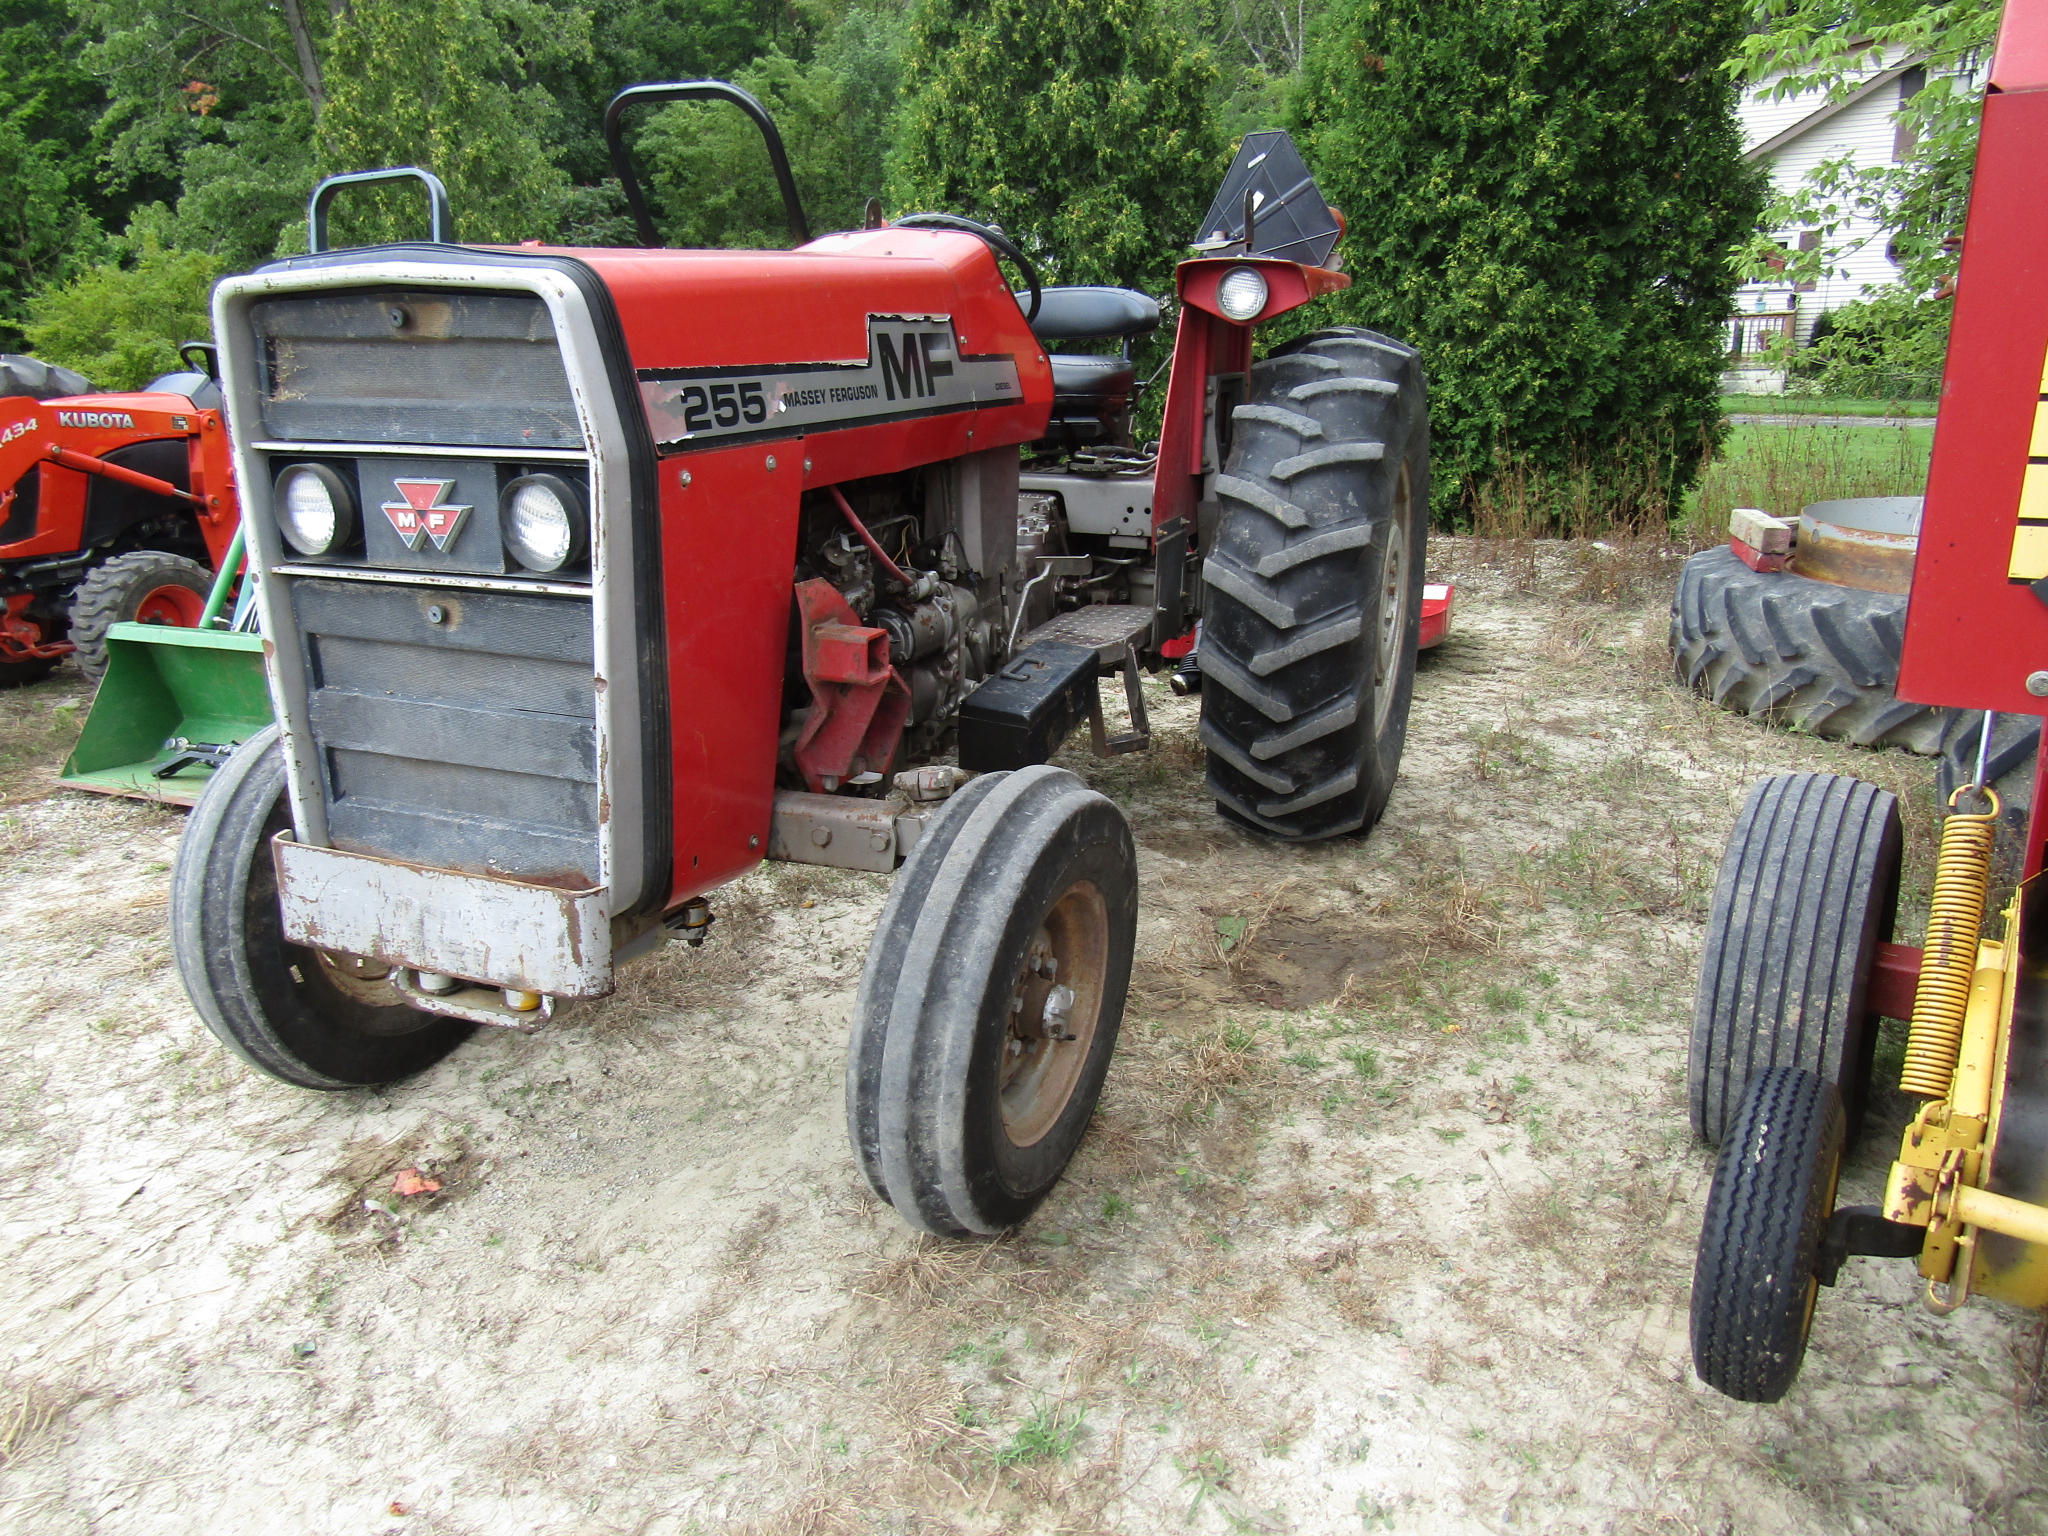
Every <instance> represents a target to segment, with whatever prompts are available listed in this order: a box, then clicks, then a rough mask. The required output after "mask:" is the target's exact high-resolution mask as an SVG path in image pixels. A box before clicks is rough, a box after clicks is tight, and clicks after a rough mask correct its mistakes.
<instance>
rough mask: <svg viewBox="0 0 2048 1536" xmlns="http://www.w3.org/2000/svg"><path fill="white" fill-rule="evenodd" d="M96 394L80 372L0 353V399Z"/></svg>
mask: <svg viewBox="0 0 2048 1536" xmlns="http://www.w3.org/2000/svg"><path fill="white" fill-rule="evenodd" d="M98 393H99V391H98V390H96V389H94V388H93V386H92V381H91V380H90V379H88V378H86V376H85V375H84V374H82V373H74V372H72V371H71V370H70V369H69V368H60V367H58V366H57V365H56V364H55V363H46V362H44V361H43V360H42V359H41V358H40V357H28V356H25V355H24V354H22V353H19V352H0V397H4V398H7V399H19V398H20V397H21V396H23V395H26V396H28V398H29V399H31V400H59V399H63V398H66V397H67V396H71V395H96V394H98Z"/></svg>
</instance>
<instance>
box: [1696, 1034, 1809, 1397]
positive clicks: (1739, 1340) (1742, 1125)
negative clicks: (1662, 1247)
mask: <svg viewBox="0 0 2048 1536" xmlns="http://www.w3.org/2000/svg"><path fill="white" fill-rule="evenodd" d="M1846 1124H1847V1121H1846V1118H1845V1117H1844V1115H1843V1113H1842V1097H1841V1095H1840V1094H1839V1093H1837V1092H1836V1091H1835V1085H1834V1084H1833V1083H1830V1082H1827V1081H1825V1080H1823V1079H1821V1078H1819V1077H1816V1076H1814V1074H1813V1073H1811V1072H1802V1071H1799V1070H1798V1069H1797V1068H1793V1067H1772V1068H1771V1069H1770V1070H1769V1071H1767V1072H1764V1073H1762V1074H1761V1075H1760V1076H1758V1077H1756V1078H1755V1079H1753V1080H1752V1081H1751V1083H1750V1085H1749V1090H1748V1092H1746V1093H1745V1094H1744V1095H1743V1098H1742V1103H1741V1105H1740V1106H1739V1107H1738V1108H1737V1110H1736V1112H1735V1117H1734V1119H1733V1120H1731V1121H1730V1122H1729V1125H1728V1136H1727V1139H1726V1140H1725V1141H1723V1142H1722V1144H1721V1157H1720V1161H1719V1162H1718V1163H1717V1164H1716V1165H1715V1168H1714V1184H1713V1188H1712V1189H1711V1190H1710V1191H1709V1192H1708V1195H1707V1212H1706V1218H1705V1220H1704V1221H1702V1222H1701V1224H1700V1249H1699V1258H1698V1261H1697V1263H1696V1264H1695V1266H1694V1269H1693V1280H1692V1360H1693V1369H1694V1370H1696V1371H1698V1372H1699V1377H1700V1380H1702V1381H1704V1382H1705V1383H1706V1384H1707V1385H1708V1386H1710V1387H1712V1388H1714V1389H1715V1390H1716V1391H1717V1392H1724V1393H1726V1394H1727V1395H1728V1396H1730V1397H1732V1398H1735V1399H1737V1400H1738V1401H1740V1402H1745V1403H1775V1402H1776V1401H1778V1399H1779V1398H1781V1397H1783V1396H1784V1395H1785V1394H1786V1392H1788V1391H1789V1390H1790V1389H1791V1386H1792V1382H1793V1380H1794V1378H1796V1377H1797V1376H1798V1375H1799V1367H1800V1364H1801V1362H1802V1361H1804V1359H1805V1358H1806V1340H1807V1336H1808V1334H1809V1333H1811V1332H1812V1329H1813V1308H1814V1303H1815V1301H1816V1300H1818V1298H1819V1295H1820V1280H1819V1261H1820V1244H1821V1238H1822V1236H1823V1235H1824V1234H1825V1232H1826V1230H1827V1224H1828V1218H1829V1217H1830V1216H1831V1215H1833V1214H1834V1209H1835V1185H1836V1181H1837V1179H1838V1177H1839V1175H1840V1173H1841V1167H1842V1141H1843V1137H1844V1135H1845V1127H1846Z"/></svg>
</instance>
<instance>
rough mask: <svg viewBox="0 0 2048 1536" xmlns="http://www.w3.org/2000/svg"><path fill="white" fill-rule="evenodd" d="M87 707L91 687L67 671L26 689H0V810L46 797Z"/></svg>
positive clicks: (90, 696) (67, 753)
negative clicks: (1, 806) (0, 808)
mask: <svg viewBox="0 0 2048 1536" xmlns="http://www.w3.org/2000/svg"><path fill="white" fill-rule="evenodd" d="M91 702H92V687H91V685H90V684H88V683H87V682H86V680H85V679H84V678H83V677H81V676H79V674H78V673H77V672H76V671H74V670H73V669H72V668H70V667H61V668H59V669H58V671H57V673H56V675H55V676H54V677H50V678H48V679H46V680H44V681H43V682H40V683H31V684H30V685H29V686H28V687H26V688H7V689H0V805H12V804H15V803H17V802H19V801H22V800H40V799H42V798H43V797H44V796H45V795H47V794H49V793H50V791H51V789H52V788H53V787H54V786H53V783H52V781H53V780H54V779H55V777H56V773H57V770H58V769H59V768H61V767H63V766H64V759H65V757H66V756H68V755H69V754H70V751H71V748H72V746H73V745H74V744H75V743H76V742H77V740H78V733H79V732H80V731H81V730H82V729H84V727H85V713H86V709H87V706H88V705H89V704H90V703H91Z"/></svg>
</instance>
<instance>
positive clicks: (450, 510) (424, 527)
mask: <svg viewBox="0 0 2048 1536" xmlns="http://www.w3.org/2000/svg"><path fill="white" fill-rule="evenodd" d="M391 483H392V485H393V486H394V487H396V488H397V491H398V494H399V495H400V496H403V497H404V498H405V499H404V500H403V501H387V502H385V503H384V515H385V516H386V517H388V518H390V519H391V526H392V527H393V528H395V529H397V530H398V536H399V537H400V538H401V539H403V540H405V547H406V548H407V549H418V548H419V547H420V545H422V544H424V543H425V542H426V541H427V540H428V539H432V540H433V541H434V548H435V549H437V550H444V551H445V550H446V549H447V548H448V546H449V545H450V544H453V543H454V542H455V535H456V534H458V533H460V532H462V524H463V522H464V521H465V520H466V519H467V518H468V516H469V508H468V507H450V506H444V505H442V502H441V498H442V497H443V496H446V495H447V494H448V493H449V492H450V491H451V490H453V489H454V488H455V482H454V481H453V480H394V481H392V482H391Z"/></svg>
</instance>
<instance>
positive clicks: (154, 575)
mask: <svg viewBox="0 0 2048 1536" xmlns="http://www.w3.org/2000/svg"><path fill="white" fill-rule="evenodd" d="M173 586H177V587H187V588H189V589H190V590H192V591H194V592H197V593H198V594H199V596H200V598H201V599H202V600H203V599H204V598H205V597H206V596H207V595H208V594H209V593H211V592H212V590H213V572H211V571H209V570H208V569H207V568H206V567H205V566H203V565H201V564H199V563H198V562H197V561H195V560H187V559H186V558H185V557H184V556H183V555H173V554H169V553H167V552H166V551H164V550H160V549H137V550H131V551H130V552H129V553H127V554H125V555H116V556H114V558H113V559H111V560H105V561H102V562H101V563H100V564H98V565H96V566H94V567H93V568H92V569H91V570H89V571H87V572H86V573H85V579H84V580H83V581H81V582H79V584H78V587H77V589H76V590H75V591H74V592H73V593H72V595H71V643H72V644H73V645H75V646H77V647H78V649H77V650H76V651H74V652H73V653H72V659H73V660H75V661H76V662H77V663H78V669H79V671H81V672H83V673H84V674H85V675H86V676H87V677H89V678H91V679H92V680H93V681H94V682H98V681H99V680H100V678H101V677H103V676H104V675H105V674H106V670H107V631H108V629H110V628H112V627H113V626H114V625H116V624H120V623H123V622H125V621H126V620H129V619H132V618H134V617H135V613H136V610H137V608H139V607H140V606H141V603H142V599H143V598H145V597H147V596H148V595H149V594H150V593H152V592H154V591H155V590H156V589H157V588H158V587H173Z"/></svg>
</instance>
